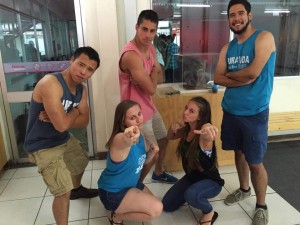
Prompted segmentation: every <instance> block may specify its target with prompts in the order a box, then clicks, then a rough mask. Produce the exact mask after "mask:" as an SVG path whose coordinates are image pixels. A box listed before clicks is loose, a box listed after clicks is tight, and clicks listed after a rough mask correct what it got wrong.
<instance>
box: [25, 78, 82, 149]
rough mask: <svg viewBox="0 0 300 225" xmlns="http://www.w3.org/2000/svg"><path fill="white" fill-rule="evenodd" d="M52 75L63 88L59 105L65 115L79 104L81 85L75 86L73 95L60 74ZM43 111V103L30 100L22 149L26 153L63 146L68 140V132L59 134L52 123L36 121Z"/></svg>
mask: <svg viewBox="0 0 300 225" xmlns="http://www.w3.org/2000/svg"><path fill="white" fill-rule="evenodd" d="M52 75H53V76H55V77H56V78H57V80H58V81H59V82H60V84H61V86H62V88H63V96H62V97H61V103H62V105H63V107H64V110H65V112H66V113H67V112H69V111H70V110H71V109H72V108H74V107H76V106H77V105H78V104H79V102H80V100H81V97H82V90H83V87H82V84H78V85H77V86H76V94H75V95H73V94H72V93H71V92H70V90H69V88H68V86H67V84H66V82H65V80H64V78H63V76H62V74H61V73H53V74H52ZM43 110H45V108H44V105H43V103H38V102H36V101H35V100H34V99H33V98H31V102H30V108H29V113H28V123H27V129H26V135H25V142H24V149H25V151H27V152H28V153H32V152H35V151H38V150H41V149H45V148H52V147H55V146H58V145H61V144H64V143H66V142H67V141H68V140H69V138H70V134H69V132H68V131H64V132H59V131H57V130H56V129H55V128H54V126H53V125H52V123H45V122H42V121H40V120H39V119H38V118H39V114H40V112H41V111H43Z"/></svg>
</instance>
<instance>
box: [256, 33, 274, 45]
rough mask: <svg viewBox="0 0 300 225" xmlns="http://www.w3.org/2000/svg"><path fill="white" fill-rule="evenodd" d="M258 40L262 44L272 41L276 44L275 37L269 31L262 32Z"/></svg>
mask: <svg viewBox="0 0 300 225" xmlns="http://www.w3.org/2000/svg"><path fill="white" fill-rule="evenodd" d="M257 39H258V41H261V42H270V41H271V42H274V36H273V34H272V33H271V32H269V31H262V32H260V33H259V35H258V37H257Z"/></svg>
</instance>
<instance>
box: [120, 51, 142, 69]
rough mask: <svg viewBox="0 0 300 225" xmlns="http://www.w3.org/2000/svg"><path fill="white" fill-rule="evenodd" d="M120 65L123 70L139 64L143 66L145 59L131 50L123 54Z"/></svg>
mask: <svg viewBox="0 0 300 225" xmlns="http://www.w3.org/2000/svg"><path fill="white" fill-rule="evenodd" d="M120 66H121V69H122V70H123V71H128V70H131V69H132V68H135V67H137V66H143V60H142V58H141V57H140V55H139V54H138V53H137V52H135V51H133V50H130V51H127V52H125V53H124V54H123V55H122V56H121V59H120Z"/></svg>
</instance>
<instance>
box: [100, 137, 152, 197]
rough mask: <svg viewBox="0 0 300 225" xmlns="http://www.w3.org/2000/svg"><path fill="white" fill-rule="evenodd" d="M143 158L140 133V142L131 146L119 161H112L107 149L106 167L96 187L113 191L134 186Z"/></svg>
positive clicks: (144, 152) (142, 142) (143, 161)
mask: <svg viewBox="0 0 300 225" xmlns="http://www.w3.org/2000/svg"><path fill="white" fill-rule="evenodd" d="M145 160H146V150H145V143H144V138H143V137H142V135H141V136H140V142H139V143H137V144H135V145H132V146H131V148H130V151H129V154H128V156H127V158H126V159H125V160H124V161H122V162H120V163H115V162H113V161H112V160H111V159H110V154H109V151H108V153H107V160H106V168H105V169H104V170H103V172H102V174H101V176H100V178H99V180H98V187H99V188H102V189H104V190H106V191H108V192H114V193H115V192H119V191H121V190H123V189H124V188H132V187H136V185H137V183H138V180H139V178H140V174H141V170H142V169H143V165H144V163H145Z"/></svg>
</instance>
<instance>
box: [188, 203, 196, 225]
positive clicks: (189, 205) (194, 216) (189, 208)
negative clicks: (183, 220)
mask: <svg viewBox="0 0 300 225" xmlns="http://www.w3.org/2000/svg"><path fill="white" fill-rule="evenodd" d="M187 206H188V207H189V209H190V210H191V213H192V215H193V216H194V219H195V221H196V223H198V219H197V217H196V215H195V213H194V211H193V210H192V208H191V206H190V205H189V204H187Z"/></svg>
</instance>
